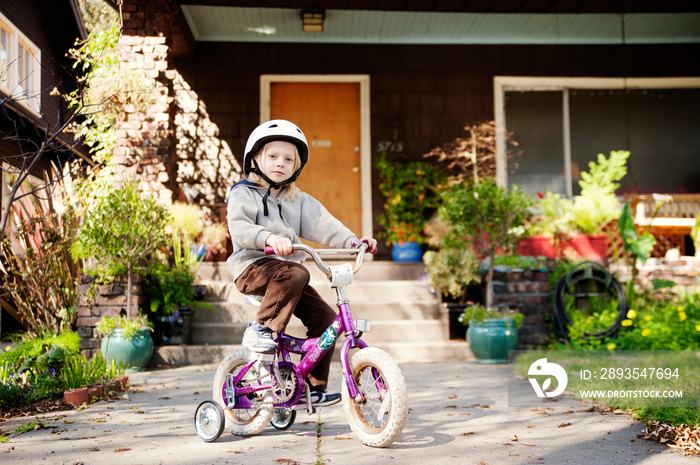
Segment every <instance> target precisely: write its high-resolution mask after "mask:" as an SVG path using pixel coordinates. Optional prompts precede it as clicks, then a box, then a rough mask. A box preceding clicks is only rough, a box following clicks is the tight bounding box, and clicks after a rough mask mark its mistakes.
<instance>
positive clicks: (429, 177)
mask: <svg viewBox="0 0 700 465" xmlns="http://www.w3.org/2000/svg"><path fill="white" fill-rule="evenodd" d="M375 166H376V167H377V170H378V172H379V178H380V183H379V190H380V191H381V193H382V194H383V195H384V197H385V198H386V203H385V204H384V213H383V214H382V215H380V216H379V218H378V220H379V224H380V225H381V226H382V228H383V231H382V232H381V233H380V235H379V236H380V237H381V238H383V239H385V240H386V243H387V245H390V246H392V253H391V254H392V259H393V260H394V261H410V262H415V261H420V260H421V258H422V256H423V250H422V248H421V244H424V243H425V242H426V240H427V236H426V234H425V224H426V221H427V219H428V218H429V217H430V215H431V214H432V213H433V212H434V211H435V209H436V208H437V206H438V196H437V195H436V193H437V189H438V185H439V184H440V181H441V178H442V177H443V175H442V173H441V172H440V171H439V170H436V169H435V168H433V167H432V166H431V165H430V164H428V163H425V162H420V161H409V162H398V161H389V160H388V159H387V157H386V153H385V152H382V153H381V154H380V155H379V157H378V158H377V161H376V165H375Z"/></svg>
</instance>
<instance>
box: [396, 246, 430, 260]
mask: <svg viewBox="0 0 700 465" xmlns="http://www.w3.org/2000/svg"><path fill="white" fill-rule="evenodd" d="M391 259H392V260H394V261H395V262H419V261H421V260H423V249H422V248H421V246H420V244H419V243H417V242H404V243H403V244H394V245H393V246H392V248H391Z"/></svg>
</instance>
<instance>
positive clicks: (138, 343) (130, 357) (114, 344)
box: [101, 329, 153, 372]
mask: <svg viewBox="0 0 700 465" xmlns="http://www.w3.org/2000/svg"><path fill="white" fill-rule="evenodd" d="M101 348H102V355H103V356H104V358H105V360H106V361H107V363H111V361H112V360H114V361H115V362H116V363H117V365H118V364H119V362H121V363H122V364H123V365H124V367H125V368H126V371H127V372H134V371H142V370H143V368H144V367H145V366H146V364H147V363H148V361H149V360H150V359H151V355H153V338H152V337H151V330H150V329H142V330H140V331H139V332H138V333H136V336H134V337H132V338H131V339H127V338H125V337H124V331H123V330H121V329H115V330H114V331H112V334H110V335H109V336H107V337H104V338H103V339H102V345H101Z"/></svg>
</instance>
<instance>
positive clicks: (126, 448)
mask: <svg viewBox="0 0 700 465" xmlns="http://www.w3.org/2000/svg"><path fill="white" fill-rule="evenodd" d="M130 450H131V449H130V448H128V447H125V448H123V449H114V452H127V451H130Z"/></svg>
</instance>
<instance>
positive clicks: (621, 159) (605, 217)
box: [518, 151, 629, 260]
mask: <svg viewBox="0 0 700 465" xmlns="http://www.w3.org/2000/svg"><path fill="white" fill-rule="evenodd" d="M628 157H629V152H626V151H613V152H610V157H609V158H606V157H605V155H603V154H602V153H601V154H598V158H597V163H596V162H593V161H592V162H590V163H589V164H588V167H589V172H582V173H581V180H580V181H579V186H580V187H581V193H580V194H579V195H577V196H575V197H574V199H573V200H569V199H562V198H561V197H560V196H559V195H558V194H552V193H546V194H544V193H540V194H539V195H540V198H541V199H542V200H540V202H539V210H540V211H539V214H538V215H536V216H535V218H534V219H533V222H532V224H531V225H530V226H529V227H528V236H529V237H528V238H526V239H524V240H523V242H522V243H521V244H520V246H519V248H518V253H520V254H521V255H535V256H536V255H542V256H545V257H547V258H558V257H561V256H562V255H566V254H570V255H574V256H578V257H583V258H588V259H591V260H603V259H605V257H606V252H607V250H606V236H605V235H604V234H603V227H605V226H606V225H607V224H608V223H609V222H610V221H613V220H616V219H617V218H618V216H619V215H620V210H621V204H620V202H619V201H618V200H617V197H616V195H615V190H616V189H617V188H619V187H620V184H619V181H620V180H621V179H622V178H623V177H624V176H625V175H626V174H627V168H626V166H625V165H626V163H627V159H628Z"/></svg>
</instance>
